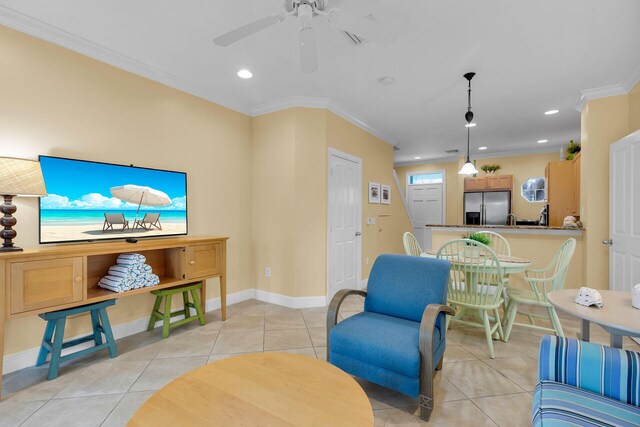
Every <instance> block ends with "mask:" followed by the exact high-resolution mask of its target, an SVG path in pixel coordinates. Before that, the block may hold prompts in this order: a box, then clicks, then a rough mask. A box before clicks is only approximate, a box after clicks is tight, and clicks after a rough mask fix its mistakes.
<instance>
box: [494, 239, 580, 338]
mask: <svg viewBox="0 0 640 427" xmlns="http://www.w3.org/2000/svg"><path fill="white" fill-rule="evenodd" d="M575 249H576V239H573V238H571V239H567V240H566V241H565V242H564V243H563V244H562V246H560V249H558V252H557V253H556V255H555V257H554V258H553V260H552V261H551V263H550V264H549V265H548V266H547V267H546V268H543V269H541V270H527V271H525V277H524V278H525V280H526V281H527V282H528V283H529V286H530V288H531V289H527V290H524V289H512V288H509V289H507V295H508V297H509V302H508V304H507V314H506V318H507V321H506V326H505V336H504V338H505V339H504V340H505V342H506V341H508V340H509V336H510V335H511V330H512V329H513V326H514V325H518V326H522V327H525V328H531V329H538V330H541V331H545V332H553V333H554V334H556V335H557V336H559V337H564V332H563V331H562V325H561V324H560V319H559V318H558V313H556V310H555V308H553V306H552V305H551V303H549V300H548V299H547V294H548V293H549V292H551V291H556V290H558V289H562V288H563V287H564V282H565V279H566V277H567V270H568V269H569V263H570V262H571V258H572V257H573V253H574V251H575ZM522 304H524V305H526V306H533V307H542V308H544V309H545V310H546V312H547V313H546V314H539V313H532V312H531V311H524V310H522V308H521V305H522ZM518 314H521V315H523V316H525V317H527V319H528V320H529V323H518V322H516V315H518ZM536 318H542V319H549V321H550V322H551V328H548V327H545V326H541V325H537V324H536V322H535V319H536Z"/></svg>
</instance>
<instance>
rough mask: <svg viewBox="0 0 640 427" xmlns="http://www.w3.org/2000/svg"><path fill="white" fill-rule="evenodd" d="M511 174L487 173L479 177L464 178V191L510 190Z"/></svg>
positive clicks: (511, 187) (511, 184)
mask: <svg viewBox="0 0 640 427" xmlns="http://www.w3.org/2000/svg"><path fill="white" fill-rule="evenodd" d="M512 190H513V175H487V176H483V177H481V178H465V179H464V191H465V192H467V193H468V192H473V191H512Z"/></svg>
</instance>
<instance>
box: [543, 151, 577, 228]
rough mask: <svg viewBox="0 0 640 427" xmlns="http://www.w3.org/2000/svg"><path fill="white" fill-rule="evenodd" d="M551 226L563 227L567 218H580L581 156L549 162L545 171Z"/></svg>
mask: <svg viewBox="0 0 640 427" xmlns="http://www.w3.org/2000/svg"><path fill="white" fill-rule="evenodd" d="M545 178H546V180H547V203H548V204H549V213H548V215H549V225H550V226H551V227H561V226H562V225H563V223H564V218H565V217H566V216H574V217H576V218H579V217H580V155H578V156H576V158H575V159H574V160H560V161H557V162H549V164H548V165H547V169H546V171H545Z"/></svg>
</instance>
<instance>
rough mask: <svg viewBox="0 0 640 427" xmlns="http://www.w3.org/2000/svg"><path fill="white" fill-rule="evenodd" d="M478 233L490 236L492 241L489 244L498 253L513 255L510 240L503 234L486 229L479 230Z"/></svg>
mask: <svg viewBox="0 0 640 427" xmlns="http://www.w3.org/2000/svg"><path fill="white" fill-rule="evenodd" d="M476 234H483V235H485V236H487V237H488V238H489V240H490V242H489V244H488V245H487V246H489V247H490V248H491V250H492V251H493V252H495V254H496V255H498V256H500V255H506V256H511V247H510V246H509V242H508V241H507V239H505V238H504V237H503V236H502V235H501V234H498V233H494V232H493V231H486V230H483V231H478V232H477V233H476Z"/></svg>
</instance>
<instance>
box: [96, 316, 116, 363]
mask: <svg viewBox="0 0 640 427" xmlns="http://www.w3.org/2000/svg"><path fill="white" fill-rule="evenodd" d="M91 313H93V311H92V312H91ZM98 314H99V315H100V320H101V323H102V330H103V331H104V337H105V339H106V340H107V344H108V345H109V356H111V358H114V357H118V347H116V340H115V339H114V338H113V331H112V330H111V322H109V316H107V310H106V309H105V308H101V309H100V310H99V311H98Z"/></svg>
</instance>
